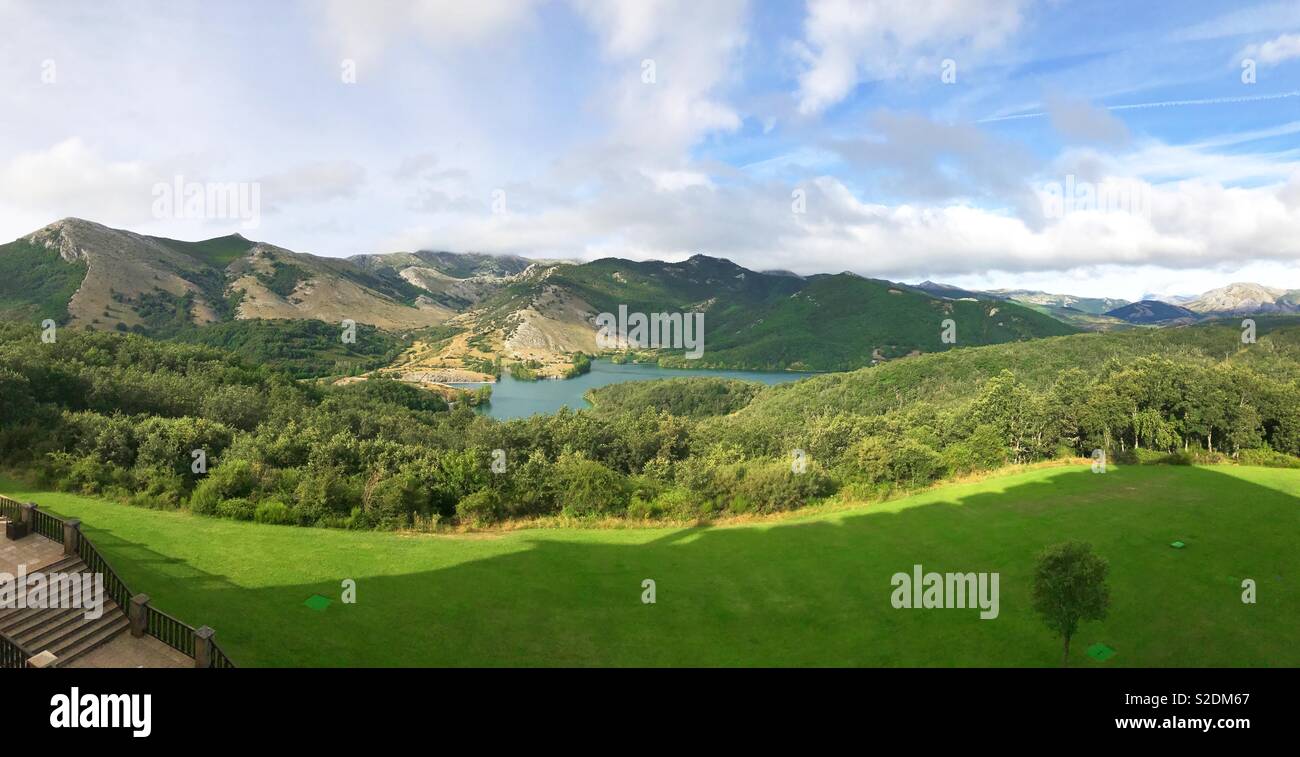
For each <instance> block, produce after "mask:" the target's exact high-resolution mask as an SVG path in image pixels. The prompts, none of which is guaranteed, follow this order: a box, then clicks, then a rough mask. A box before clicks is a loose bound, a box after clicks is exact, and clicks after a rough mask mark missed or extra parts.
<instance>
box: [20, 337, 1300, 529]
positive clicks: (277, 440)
mask: <svg viewBox="0 0 1300 757" xmlns="http://www.w3.org/2000/svg"><path fill="white" fill-rule="evenodd" d="M1177 332H1178V333H1175V334H1173V335H1172V336H1171V335H1169V334H1166V333H1164V332H1145V333H1144V334H1138V335H1136V336H1135V335H1130V334H1122V335H1107V336H1100V335H1080V336H1077V337H1068V338H1065V339H1052V340H1043V341H1042V342H1033V343H1027V344H1019V345H1015V346H1014V348H1012V347H1011V346H1002V347H989V348H979V349H971V350H955V351H951V352H948V353H945V354H943V355H937V356H923V357H920V358H911V359H908V360H903V361H898V362H897V363H890V364H886V365H883V366H879V367H876V368H871V369H865V370H862V371H857V372H854V373H850V374H838V375H826V376H819V377H815V378H812V379H808V380H805V381H801V382H797V383H795V384H789V385H782V386H776V387H769V388H763V387H759V386H756V385H751V384H743V383H737V382H727V381H717V380H712V379H685V380H671V381H660V382H645V383H634V384H626V385H623V386H622V387H619V388H620V389H622V390H623V393H621V394H618V395H615V394H614V393H613V390H612V389H606V390H603V391H602V393H601V399H600V400H599V402H598V406H597V408H596V410H595V411H582V412H572V411H569V410H564V411H561V412H558V413H555V414H552V415H545V416H536V417H533V418H529V419H525V420H514V421H509V422H497V421H493V420H491V419H489V418H486V417H484V416H481V415H478V414H476V413H474V412H473V410H472V409H470V408H469V407H468V406H467V405H466V403H458V404H457V406H456V407H455V408H453V409H449V408H448V406H447V403H445V402H444V401H443V400H442V399H441V398H440V397H439V396H437V395H435V394H432V393H429V392H425V391H423V390H420V389H417V388H414V387H411V386H408V385H405V384H400V383H396V382H392V381H384V380H372V381H366V382H358V383H354V384H349V385H346V386H336V387H326V386H320V385H318V384H315V383H310V382H301V381H296V380H294V379H293V378H292V377H291V376H290V375H288V374H286V373H284V372H281V371H279V370H276V369H273V368H271V367H268V366H253V365H250V364H248V363H246V362H244V361H243V360H242V359H240V358H238V357H236V356H233V355H231V354H230V353H228V352H226V351H224V350H219V349H214V348H211V347H205V346H197V345H185V344H176V343H165V342H157V341H151V340H149V339H146V338H143V337H139V336H123V335H117V334H107V333H100V332H82V331H72V330H69V329H63V330H60V331H59V334H58V340H57V342H56V343H54V344H45V343H42V342H41V340H40V338H39V331H38V330H37V329H35V328H34V327H31V326H20V325H15V324H3V325H0V390H2V391H0V455H2V456H3V460H4V461H5V463H6V464H7V465H10V466H14V467H20V468H25V469H28V470H30V471H32V472H34V473H37V474H39V475H41V476H43V477H44V478H45V479H46V482H47V483H50V484H53V485H57V486H60V487H62V488H66V489H70V490H76V491H82V492H87V493H101V494H107V495H109V496H113V497H117V498H120V499H123V500H130V501H133V502H135V503H137V504H141V505H147V506H154V507H189V508H191V509H192V510H194V511H196V512H199V513H205V514H210V515H217V516H223V517H232V518H241V519H248V520H257V521H260V522H265V523H285V524H298V525H328V526H340V527H353V528H400V527H428V526H430V525H433V524H437V523H439V522H446V523H450V522H460V523H465V524H478V525H482V524H488V523H494V522H499V521H502V520H508V519H518V518H533V517H541V516H550V515H564V516H569V517H575V518H604V517H631V518H637V519H644V518H675V519H692V518H700V517H711V516H716V515H722V514H744V513H770V512H776V511H782V510H789V509H793V508H797V507H801V506H803V505H805V504H807V503H809V502H812V501H815V500H817V499H818V498H822V497H825V496H828V495H830V494H833V493H834V492H836V491H837V490H841V489H845V488H848V489H849V494H851V495H852V496H880V495H883V494H885V493H888V492H890V491H893V490H899V489H910V488H915V487H921V486H926V485H928V484H931V483H933V482H936V481H940V480H943V479H945V478H948V477H951V476H954V475H963V474H968V473H972V472H977V471H982V470H990V469H994V468H997V467H999V466H1001V465H1004V464H1006V463H1029V462H1034V461H1039V460H1046V459H1051V458H1056V457H1062V456H1074V455H1081V456H1087V455H1089V454H1091V452H1092V450H1094V449H1103V450H1106V451H1107V452H1108V453H1109V454H1110V455H1112V456H1119V457H1120V458H1133V459H1137V460H1143V461H1145V460H1151V459H1154V460H1171V461H1183V462H1185V461H1188V460H1194V459H1219V458H1225V459H1226V458H1237V459H1240V460H1244V461H1249V462H1254V463H1266V464H1297V459H1296V458H1295V457H1294V456H1295V455H1297V454H1300V386H1298V385H1297V378H1298V377H1300V370H1298V369H1297V365H1300V349H1297V348H1296V346H1297V343H1298V342H1300V330H1296V329H1282V330H1274V331H1272V332H1270V333H1269V334H1268V336H1267V337H1266V339H1264V340H1261V342H1260V344H1258V345H1252V346H1250V347H1249V348H1247V347H1238V348H1235V349H1234V348H1233V347H1232V346H1231V345H1232V344H1233V342H1234V341H1235V334H1234V333H1233V332H1232V331H1230V330H1227V329H1221V328H1218V327H1210V328H1196V329H1180V330H1177ZM1143 338H1144V339H1146V340H1148V341H1147V342H1146V348H1145V352H1144V351H1143V349H1142V344H1143V343H1142V342H1140V341H1139V340H1140V339H1143ZM1224 345H1229V346H1227V347H1224ZM1250 350H1257V351H1256V352H1251V351H1250ZM1044 364H1046V367H1044ZM195 450H201V451H202V453H203V455H204V457H205V459H206V462H207V470H206V472H202V471H200V472H195V469H194V467H193V463H194V456H193V454H194V451H195Z"/></svg>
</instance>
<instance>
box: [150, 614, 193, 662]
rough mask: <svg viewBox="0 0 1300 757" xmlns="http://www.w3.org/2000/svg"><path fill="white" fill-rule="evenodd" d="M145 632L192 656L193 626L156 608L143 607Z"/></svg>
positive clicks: (187, 655)
mask: <svg viewBox="0 0 1300 757" xmlns="http://www.w3.org/2000/svg"><path fill="white" fill-rule="evenodd" d="M145 612H146V613H147V615H146V616H145V623H144V627H145V632H146V633H148V634H149V635H150V636H152V637H154V638H155V639H157V640H158V641H161V642H162V643H164V644H166V645H167V646H169V647H171V648H172V649H175V650H176V651H177V652H180V653H182V654H184V655H185V656H186V657H193V656H194V627H193V626H191V625H188V624H186V623H185V622H183V621H180V620H177V619H176V618H173V617H172V616H170V615H168V614H167V613H165V612H163V611H162V610H159V609H158V608H156V607H154V606H152V605H149V606H147V607H146V608H145Z"/></svg>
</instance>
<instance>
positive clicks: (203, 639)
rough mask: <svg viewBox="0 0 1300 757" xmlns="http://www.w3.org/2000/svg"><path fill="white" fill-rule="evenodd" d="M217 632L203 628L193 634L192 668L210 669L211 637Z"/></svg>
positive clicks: (208, 627) (206, 627)
mask: <svg viewBox="0 0 1300 757" xmlns="http://www.w3.org/2000/svg"><path fill="white" fill-rule="evenodd" d="M216 635H217V632H216V631H214V630H212V628H211V627H210V626H203V627H201V628H199V629H198V630H197V631H195V632H194V667H196V668H210V667H212V637H213V636H216Z"/></svg>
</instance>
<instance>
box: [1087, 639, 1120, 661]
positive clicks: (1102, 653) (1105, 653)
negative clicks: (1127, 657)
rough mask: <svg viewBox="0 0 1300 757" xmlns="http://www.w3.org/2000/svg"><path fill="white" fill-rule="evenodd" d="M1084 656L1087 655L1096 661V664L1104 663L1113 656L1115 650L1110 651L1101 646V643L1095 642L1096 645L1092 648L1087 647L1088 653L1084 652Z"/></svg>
mask: <svg viewBox="0 0 1300 757" xmlns="http://www.w3.org/2000/svg"><path fill="white" fill-rule="evenodd" d="M1084 654H1086V655H1088V656H1089V657H1091V658H1092V659H1094V660H1096V661H1097V662H1105V661H1107V660H1109V659H1110V658H1112V657H1114V656H1115V650H1113V649H1111V648H1110V647H1108V646H1106V645H1105V644H1102V643H1101V642H1097V643H1096V644H1093V645H1092V646H1090V647H1088V651H1087V652H1084Z"/></svg>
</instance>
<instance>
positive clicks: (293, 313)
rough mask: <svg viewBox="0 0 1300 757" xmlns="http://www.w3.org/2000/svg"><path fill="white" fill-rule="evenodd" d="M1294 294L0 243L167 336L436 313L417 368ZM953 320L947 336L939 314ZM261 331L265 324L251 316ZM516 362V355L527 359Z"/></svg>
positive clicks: (1007, 331)
mask: <svg viewBox="0 0 1300 757" xmlns="http://www.w3.org/2000/svg"><path fill="white" fill-rule="evenodd" d="M1298 295H1300V293H1298V292H1296V291H1292V290H1283V289H1277V288H1271V287H1263V286H1260V285H1257V284H1245V283H1237V284H1232V285H1229V286H1227V287H1223V288H1221V289H1216V290H1212V291H1210V292H1206V293H1205V294H1203V295H1200V296H1199V297H1197V298H1195V299H1194V300H1192V301H1189V302H1188V304H1187V306H1186V307H1182V306H1178V305H1174V304H1171V303H1167V302H1161V301H1158V300H1144V301H1141V302H1137V303H1128V302H1125V301H1124V300H1119V299H1113V298H1098V297H1078V296H1074V295H1068V294H1053V293H1048V292H1040V291H1035V290H1026V289H1001V290H995V291H990V292H984V291H976V290H969V289H963V288H960V287H954V286H951V285H946V284H942V283H936V282H933V281H923V282H921V283H920V284H915V285H908V284H900V283H895V282H890V281H885V280H881V279H872V278H868V277H864V276H861V275H859V274H856V273H853V272H849V271H845V272H843V273H838V274H813V275H807V276H803V275H795V274H793V273H791V272H789V271H768V272H759V271H753V270H750V269H747V268H745V267H743V266H740V265H738V264H736V263H734V262H732V261H730V260H726V259H723V258H716V257H711V256H708V255H703V254H696V255H693V256H691V257H690V258H687V259H686V260H682V261H678V262H664V261H658V260H649V261H633V260H624V259H621V258H603V259H600V260H594V261H591V262H588V263H576V262H571V261H545V260H536V259H529V258H524V257H519V256H511V255H489V254H483V253H455V252H447V251H432V250H418V251H414V252H392V253H381V254H367V255H353V256H351V257H348V258H328V257H321V256H317V255H310V254H306V253H301V252H295V251H292V250H288V249H285V248H282V247H277V246H275V245H273V244H268V243H266V242H259V241H254V240H250V239H247V238H245V237H243V236H241V235H238V234H233V235H228V236H224V237H216V238H213V239H207V240H202V241H197V242H187V241H182V240H175V239H167V238H163V237H152V236H147V235H143V234H137V233H134V232H130V231H124V230H120V229H113V228H110V227H107V226H103V225H102V224H97V223H93V222H91V221H85V220H81V219H76V218H67V219H63V220H61V221H57V222H55V223H52V224H50V225H48V226H46V227H44V228H41V229H38V230H37V231H35V232H33V233H31V234H28V235H27V236H25V237H22V238H20V239H17V240H14V241H13V242H10V243H8V244H5V245H0V314H3V315H4V316H6V317H11V318H13V317H20V318H34V317H37V316H39V317H42V318H43V317H52V318H54V319H55V320H57V321H60V322H66V323H71V324H72V325H74V326H79V327H82V326H88V327H91V328H100V329H117V330H130V331H140V332H143V333H149V334H154V335H161V336H167V335H169V334H175V333H178V332H179V331H181V330H184V329H188V328H194V327H201V326H204V325H209V324H216V323H223V322H234V321H241V320H260V321H268V322H274V321H303V320H307V321H313V320H314V321H323V322H330V323H339V322H342V321H344V320H354V321H356V322H357V323H359V324H367V325H370V326H374V327H377V328H379V329H382V330H385V331H389V332H394V333H404V332H411V331H413V330H422V329H427V328H428V327H432V326H441V327H443V328H442V330H441V331H439V332H437V334H436V335H435V336H436V338H432V339H429V340H427V341H425V340H422V341H420V342H418V343H417V344H416V345H414V346H413V347H412V348H411V349H410V350H409V353H408V354H406V355H405V356H404V357H403V358H402V359H401V360H400V361H399V363H400V365H401V368H402V370H404V371H405V373H404V374H403V375H404V376H418V377H420V379H419V380H427V381H447V380H485V379H487V378H490V377H491V375H492V373H493V372H495V371H496V370H499V368H498V367H494V366H499V365H500V364H501V361H502V360H505V361H513V362H516V363H518V364H520V365H521V366H523V367H524V368H521V370H520V375H524V374H525V373H526V372H530V371H531V372H534V373H536V375H539V376H543V377H545V376H556V377H558V376H561V375H567V373H568V372H569V370H570V369H571V368H572V366H573V365H574V364H575V363H576V358H575V357H574V356H575V355H577V354H578V353H587V354H595V353H597V352H599V351H600V350H599V348H598V347H597V345H596V343H595V326H594V322H595V318H596V316H597V315H598V314H599V313H601V312H615V311H616V310H617V309H618V307H619V306H620V305H625V306H627V307H628V309H629V310H630V311H633V312H644V313H654V312H673V311H676V312H703V313H704V314H705V316H706V334H707V336H706V356H705V357H704V358H703V359H702V360H701V361H697V362H691V363H686V362H684V360H685V358H684V357H683V355H682V351H681V350H676V351H674V350H672V349H665V350H660V351H657V352H655V353H653V354H645V355H640V356H639V357H640V358H642V359H654V360H659V361H661V362H666V363H673V364H681V365H688V364H689V365H694V366H696V367H732V368H752V369H786V368H789V369H807V370H841V369H847V368H856V367H860V366H863V365H871V364H874V363H878V362H881V361H885V360H890V359H893V358H897V357H900V356H904V355H908V354H914V353H918V352H934V351H942V350H946V349H950V348H951V347H953V346H970V345H980V344H995V343H1000V342H1007V341H1015V340H1022V339H1034V338H1039V337H1044V336H1057V335H1063V334H1069V333H1073V332H1074V331H1076V330H1080V329H1084V330H1112V329H1122V328H1133V327H1136V326H1151V325H1175V324H1179V323H1190V322H1194V321H1197V320H1201V319H1207V318H1213V317H1219V316H1222V315H1224V314H1239V313H1256V312H1258V313H1270V314H1274V313H1276V314H1287V313H1296V312H1300V296H1298ZM949 318H951V319H952V320H953V322H954V323H955V324H957V333H956V342H955V344H953V343H949V342H947V341H944V340H941V339H940V332H941V328H940V324H941V323H942V322H943V321H945V320H946V319H949ZM259 338H260V339H262V341H263V342H265V341H266V339H267V338H269V336H268V334H267V333H266V332H262V333H260V335H259ZM528 366H531V367H528Z"/></svg>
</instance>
